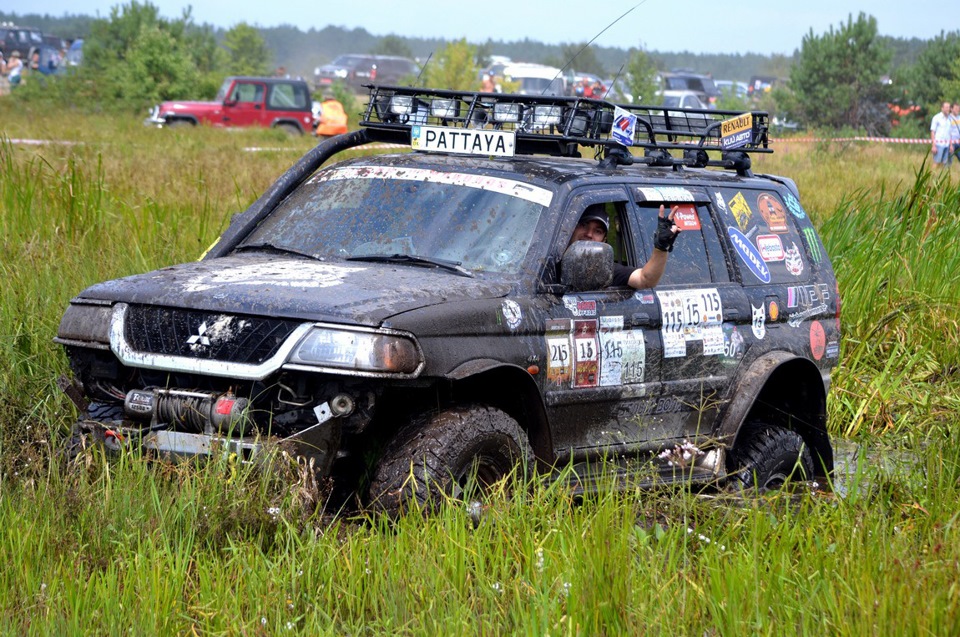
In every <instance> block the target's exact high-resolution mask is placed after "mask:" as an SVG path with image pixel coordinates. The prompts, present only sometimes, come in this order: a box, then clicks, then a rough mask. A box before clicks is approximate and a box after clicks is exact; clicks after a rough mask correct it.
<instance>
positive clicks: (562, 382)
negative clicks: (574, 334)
mask: <svg viewBox="0 0 960 637" xmlns="http://www.w3.org/2000/svg"><path fill="white" fill-rule="evenodd" d="M544 327H545V330H544V331H545V332H546V339H547V382H549V383H551V384H553V385H555V386H557V387H569V386H570V381H571V379H572V378H573V375H572V369H573V367H572V365H573V352H572V350H573V345H572V344H571V342H570V336H571V334H570V330H571V328H572V324H571V323H570V319H549V320H547V322H546V324H545V326H544Z"/></svg>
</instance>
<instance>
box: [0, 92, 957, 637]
mask: <svg viewBox="0 0 960 637" xmlns="http://www.w3.org/2000/svg"><path fill="white" fill-rule="evenodd" d="M5 109H7V107H6V106H5V104H4V103H0V117H2V118H3V120H4V123H5V128H4V134H5V135H6V136H7V137H6V139H11V138H44V139H61V140H70V141H72V142H75V143H73V144H72V145H63V144H49V145H42V146H28V145H22V144H12V143H9V142H8V141H3V142H2V143H0V206H2V210H0V564H3V565H4V567H3V568H0V617H2V618H3V620H4V621H3V624H2V627H3V628H2V629H0V630H2V632H7V633H11V634H51V633H52V634H80V633H86V634H112V633H121V632H123V633H132V634H150V635H153V634H338V635H339V634H345V633H350V634H358V633H359V634H441V633H442V634H537V635H541V634H569V635H598V634H607V635H619V634H645V635H651V634H652V635H656V634H663V635H687V634H696V635H782V634H850V635H859V634H897V635H914V634H915V635H927V634H944V635H945V634H957V633H958V632H960V619H958V616H957V613H958V609H960V603H958V601H960V600H958V595H960V585H958V584H957V582H958V581H960V577H958V575H960V573H958V571H960V567H958V564H960V555H958V553H960V541H958V539H960V538H958V537H957V534H958V525H957V518H958V514H957V510H958V507H957V502H958V489H960V456H958V450H957V446H956V444H955V443H953V442H952V441H953V440H955V439H956V435H957V423H956V421H957V418H956V415H955V414H956V413H957V408H958V407H960V404H958V395H960V394H958V391H957V380H958V377H957V371H958V365H960V361H958V356H960V354H958V352H960V343H958V338H960V333H958V322H957V319H958V316H957V312H958V309H957V308H958V307H960V303H958V299H957V294H958V289H960V286H958V285H957V277H958V273H960V267H958V266H960V264H958V262H957V260H958V256H957V254H956V249H955V246H956V245H957V239H958V237H957V233H958V224H957V219H956V215H957V214H958V210H960V192H958V187H957V176H956V175H955V174H954V175H949V174H947V173H937V174H934V173H930V172H929V171H928V170H927V169H926V168H925V167H923V166H922V164H923V159H924V156H923V153H922V152H920V151H918V150H917V149H913V148H909V147H907V148H904V147H873V146H858V147H831V146H824V147H801V146H799V145H792V146H790V147H789V148H787V149H785V152H778V153H776V154H774V155H772V156H770V157H764V158H761V159H759V160H758V161H757V163H756V165H755V170H757V171H758V172H761V171H762V172H771V173H780V174H787V175H791V176H792V177H793V178H794V179H796V181H797V183H798V185H799V187H800V189H801V193H802V194H803V201H804V203H805V205H806V206H807V211H808V212H809V213H810V214H811V216H812V217H813V219H814V221H815V223H816V224H817V225H818V226H819V227H820V228H821V231H822V232H821V234H822V238H823V241H824V243H825V244H826V246H827V251H828V253H829V254H830V255H831V257H832V259H833V264H834V267H835V269H836V271H837V275H838V279H839V286H840V291H841V295H842V299H843V327H844V335H845V336H844V341H843V345H842V354H841V364H840V366H839V368H838V369H837V370H836V371H835V373H834V381H833V389H832V395H831V400H830V426H831V430H832V434H833V435H834V436H845V437H850V438H853V439H856V440H858V441H859V442H860V443H862V445H863V447H865V448H866V447H871V446H876V445H877V442H878V441H881V442H882V443H883V444H884V445H890V446H891V447H894V446H900V445H903V444H907V445H909V446H910V448H911V450H912V453H913V455H912V456H911V457H912V459H913V461H912V462H911V463H909V464H908V465H906V466H891V465H889V464H888V463H882V462H877V461H876V457H875V456H870V455H867V454H866V453H862V454H860V455H858V456H857V458H855V459H854V460H853V461H852V462H851V463H848V464H849V466H851V467H853V469H851V470H850V474H849V475H846V476H845V477H844V478H845V479H844V484H843V489H842V491H838V494H834V493H831V492H830V491H814V492H813V493H810V494H806V495H803V496H800V497H797V496H792V495H786V494H785V495H782V496H776V497H770V498H760V499H756V500H742V499H737V498H733V497H730V496H725V495H724V494H722V493H717V494H712V495H705V494H695V493H690V492H687V491H684V490H664V491H641V490H639V489H633V488H628V489H627V490H626V491H619V492H618V491H615V490H614V489H612V488H610V489H602V490H601V492H600V493H599V494H597V495H593V496H590V497H588V498H586V499H585V500H584V501H582V502H580V501H577V500H575V499H574V498H573V497H572V496H571V495H570V494H569V493H568V492H567V491H566V490H564V489H562V488H560V487H559V486H558V484H546V483H543V482H540V481H534V482H533V483H532V484H517V485H514V486H513V488H512V489H511V490H512V492H513V493H514V494H515V496H514V497H513V498H512V499H507V498H497V497H494V498H493V499H492V500H491V501H490V504H489V506H488V507H487V508H486V509H484V510H483V512H482V514H481V515H480V517H479V523H476V522H475V520H474V517H475V516H473V515H471V512H470V511H469V510H468V508H467V507H465V506H462V504H457V503H451V506H448V507H445V508H443V509H442V510H441V512H440V513H439V514H437V515H433V516H426V517H424V516H417V515H409V516H406V517H403V518H401V519H400V520H399V521H397V522H396V523H395V524H392V525H391V524H387V523H386V522H385V521H383V520H378V519H368V518H364V517H358V518H350V517H343V516H340V517H337V518H331V516H330V515H329V514H330V513H331V512H329V511H326V510H325V509H324V508H323V503H322V501H321V502H316V501H312V500H311V498H310V489H306V488H305V484H304V482H303V480H302V476H301V475H300V473H299V472H298V471H297V469H296V467H293V466H291V465H290V464H289V463H287V464H284V463H283V462H280V463H279V464H277V465H275V466H274V468H273V470H271V471H264V470H262V469H261V468H258V467H254V466H249V465H235V464H231V463H230V462H229V460H228V459H224V460H218V461H216V462H210V463H207V464H205V465H202V466H199V467H194V466H190V465H171V464H167V463H165V462H162V461H154V462H149V463H148V462H144V460H143V459H142V458H140V457H138V456H136V455H124V456H121V457H120V458H115V459H111V460H109V461H108V460H107V459H105V458H103V457H102V456H100V455H98V454H96V453H90V454H84V455H83V456H81V458H80V460H79V461H78V462H77V463H76V466H73V467H72V468H70V470H65V469H64V467H63V464H62V462H61V461H60V460H59V456H58V454H57V450H58V447H59V445H61V444H62V440H63V435H64V432H65V431H66V429H67V428H68V427H69V425H70V423H71V422H72V421H73V420H74V418H75V417H76V412H75V409H74V408H73V406H72V405H71V404H70V403H69V401H68V400H67V399H66V398H65V397H64V396H63V395H62V394H61V392H60V391H59V390H58V389H57V388H56V385H55V381H56V378H57V377H58V376H59V375H60V374H63V373H65V372H66V371H67V369H66V361H65V360H64V357H63V355H62V352H61V351H60V350H59V348H58V347H57V346H55V345H54V344H53V343H52V342H51V339H52V338H53V336H54V334H55V333H56V328H57V324H58V321H59V319H60V316H61V314H62V312H63V309H64V307H65V306H66V304H67V302H68V301H69V299H70V298H71V297H72V296H73V295H74V294H76V293H77V292H79V291H80V290H82V289H83V288H84V287H86V286H87V285H89V284H91V283H94V282H97V281H101V280H104V279H108V278H114V277H118V276H125V275H128V274H132V273H136V272H142V271H145V270H149V269H152V268H156V267H161V266H163V265H166V264H169V263H174V262H180V261H186V260H190V259H194V258H196V257H197V256H198V255H199V254H200V253H201V252H202V251H203V250H204V249H205V248H206V247H207V246H208V245H209V244H210V243H211V242H212V241H213V240H214V239H215V237H216V236H217V235H218V233H219V232H220V231H221V230H222V229H223V228H224V227H225V226H226V224H227V223H228V221H229V217H230V214H231V213H232V212H235V211H239V210H242V209H244V208H245V207H246V206H247V205H249V203H250V202H252V201H253V200H254V199H255V198H256V197H257V196H258V194H259V193H261V192H262V191H263V190H264V189H265V188H266V187H267V186H268V185H269V184H270V183H271V182H272V180H273V179H275V178H276V177H277V176H278V175H279V174H280V173H281V172H282V171H283V169H284V168H285V167H287V166H289V165H290V164H291V163H292V162H293V161H294V160H295V159H296V158H297V157H298V156H299V155H300V154H302V153H303V152H304V151H305V150H306V149H307V148H309V147H310V145H311V144H312V143H313V141H312V140H309V139H300V140H296V139H295V140H288V139H286V138H282V137H278V136H276V135H272V134H271V133H270V132H269V131H244V132H241V133H224V132H222V131H213V130H206V129H200V130H193V131H182V132H181V131H157V130H152V129H145V128H143V127H142V126H140V124H139V121H132V120H131V121H126V120H123V121H121V120H118V119H116V118H106V117H96V116H84V117H81V116H76V115H71V114H69V113H68V114H67V115H68V116H67V117H43V116H41V115H39V114H37V113H22V112H12V111H10V110H9V109H7V110H5ZM251 146H259V147H268V148H276V149H280V150H272V151H267V152H256V153H252V152H248V151H246V150H244V149H245V148H247V147H251Z"/></svg>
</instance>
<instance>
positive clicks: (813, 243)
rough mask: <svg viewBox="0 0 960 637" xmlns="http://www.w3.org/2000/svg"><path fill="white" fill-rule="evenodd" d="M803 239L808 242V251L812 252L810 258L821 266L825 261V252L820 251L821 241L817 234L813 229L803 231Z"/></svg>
mask: <svg viewBox="0 0 960 637" xmlns="http://www.w3.org/2000/svg"><path fill="white" fill-rule="evenodd" d="M803 238H804V239H806V240H807V249H808V250H809V251H810V258H811V259H813V262H814V263H817V264H819V263H820V262H821V261H823V251H822V250H821V249H820V241H819V240H817V232H816V230H814V229H813V228H804V229H803Z"/></svg>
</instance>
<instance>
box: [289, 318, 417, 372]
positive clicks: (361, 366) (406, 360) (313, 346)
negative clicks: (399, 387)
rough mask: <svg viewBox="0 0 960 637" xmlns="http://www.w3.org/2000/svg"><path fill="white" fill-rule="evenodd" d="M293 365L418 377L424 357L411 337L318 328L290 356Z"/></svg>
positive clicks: (311, 331)
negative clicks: (415, 375) (417, 373)
mask: <svg viewBox="0 0 960 637" xmlns="http://www.w3.org/2000/svg"><path fill="white" fill-rule="evenodd" d="M289 363H290V364H293V365H307V366H311V367H335V368H338V369H348V370H355V371H359V372H381V373H383V372H385V373H393V374H414V373H416V372H418V371H419V370H420V367H421V364H422V357H421V355H420V349H419V347H417V344H416V343H415V342H414V341H413V340H412V339H411V338H409V337H406V336H401V335H398V334H389V333H383V332H375V331H361V330H347V329H337V328H331V327H319V326H317V327H314V328H313V329H312V330H310V332H309V333H308V334H307V336H306V338H304V339H303V341H301V342H300V345H298V346H297V348H296V349H295V350H294V351H293V353H292V354H291V355H290V358H289Z"/></svg>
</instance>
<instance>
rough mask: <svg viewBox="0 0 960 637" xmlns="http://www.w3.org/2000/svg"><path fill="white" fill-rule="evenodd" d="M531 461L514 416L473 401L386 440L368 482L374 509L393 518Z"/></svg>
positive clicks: (421, 420)
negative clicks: (466, 405) (370, 479)
mask: <svg viewBox="0 0 960 637" xmlns="http://www.w3.org/2000/svg"><path fill="white" fill-rule="evenodd" d="M532 460H533V449H532V448H531V447H530V442H529V441H528V439H527V436H526V434H525V433H524V431H523V430H522V429H521V428H520V425H518V424H517V421H516V420H514V419H513V418H511V417H510V416H508V415H507V414H506V413H504V412H503V411H500V410H499V409H496V408H493V407H486V406H480V405H473V406H468V407H457V408H452V409H448V410H445V411H441V412H438V413H433V414H428V415H426V416H423V417H420V418H418V419H416V420H415V421H414V422H412V423H411V424H410V425H409V426H408V427H406V428H405V429H404V430H403V431H401V432H400V433H399V434H398V435H397V437H396V438H395V439H394V440H393V441H392V442H391V443H390V444H389V445H387V448H386V450H385V451H384V454H383V456H382V457H381V459H380V462H379V463H378V465H377V467H376V470H375V472H374V476H373V480H372V481H371V483H370V491H369V495H370V497H369V501H370V504H371V506H372V508H373V509H374V510H378V511H381V512H383V513H386V514H387V515H389V516H391V517H394V516H396V515H398V514H400V513H402V512H404V511H407V510H414V509H419V510H425V511H432V510H435V509H436V508H437V507H438V506H439V505H440V503H441V501H442V500H443V496H449V497H453V498H463V497H465V496H466V495H468V494H469V495H473V494H474V491H475V490H477V491H480V492H482V491H484V490H485V489H489V488H490V487H491V486H492V485H494V484H495V483H497V482H498V481H500V480H502V479H503V478H505V477H507V476H509V475H510V473H511V472H512V471H513V470H514V468H516V467H518V466H520V467H523V466H526V465H527V464H529V463H531V462H532Z"/></svg>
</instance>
